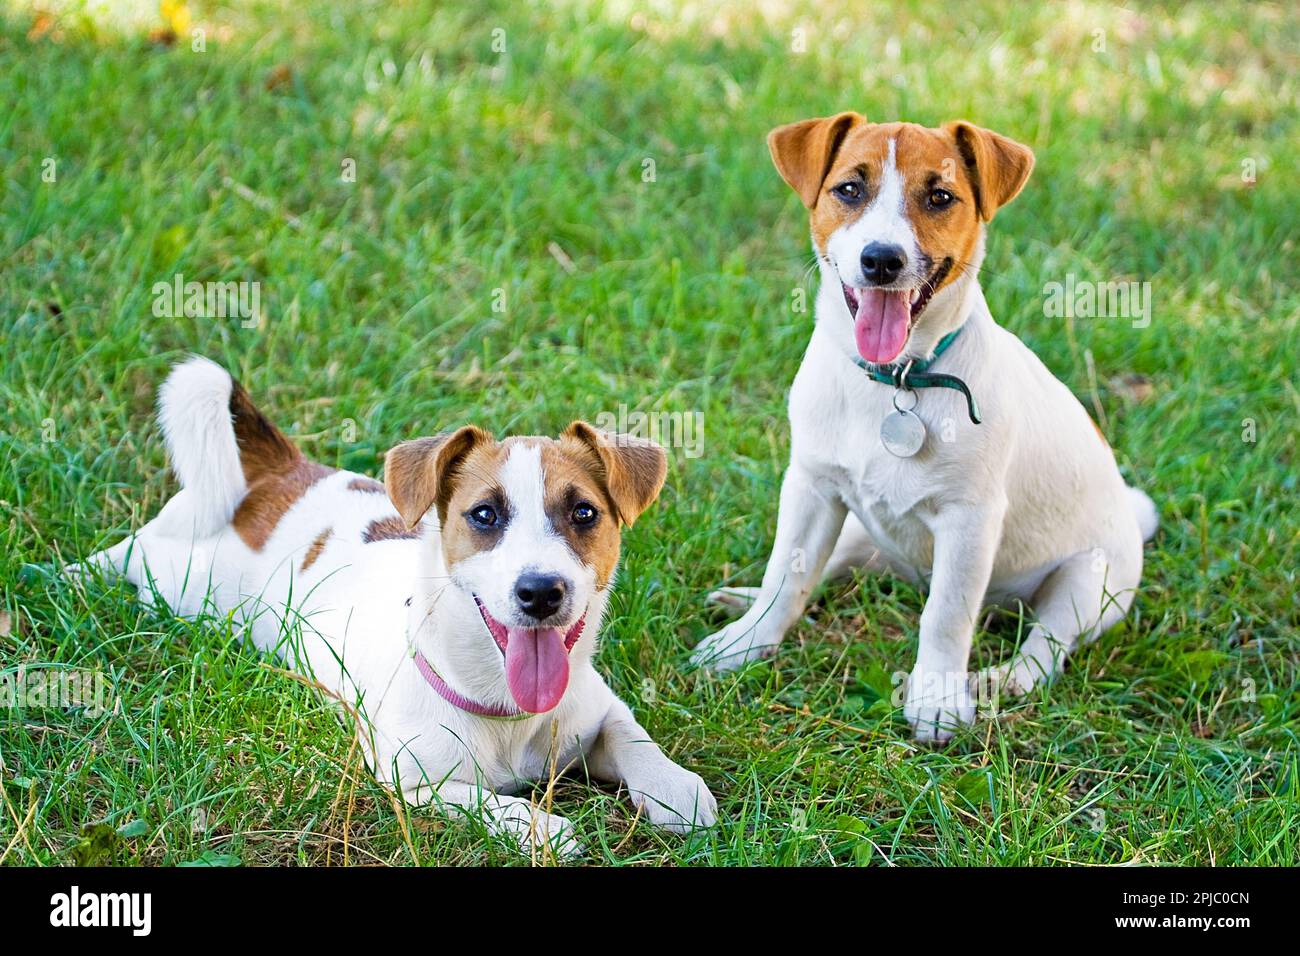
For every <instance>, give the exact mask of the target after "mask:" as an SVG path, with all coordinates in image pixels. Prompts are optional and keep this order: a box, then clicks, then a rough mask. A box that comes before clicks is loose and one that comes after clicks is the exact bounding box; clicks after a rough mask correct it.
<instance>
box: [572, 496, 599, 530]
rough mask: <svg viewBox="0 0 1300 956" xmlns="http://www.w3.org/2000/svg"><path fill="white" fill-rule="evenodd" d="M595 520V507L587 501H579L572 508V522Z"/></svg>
mask: <svg viewBox="0 0 1300 956" xmlns="http://www.w3.org/2000/svg"><path fill="white" fill-rule="evenodd" d="M595 520H596V509H595V508H593V507H592V506H591V505H589V504H587V502H585V501H583V502H579V503H578V504H577V505H575V506H574V508H573V523H574V524H591V523H592V522H593V521H595Z"/></svg>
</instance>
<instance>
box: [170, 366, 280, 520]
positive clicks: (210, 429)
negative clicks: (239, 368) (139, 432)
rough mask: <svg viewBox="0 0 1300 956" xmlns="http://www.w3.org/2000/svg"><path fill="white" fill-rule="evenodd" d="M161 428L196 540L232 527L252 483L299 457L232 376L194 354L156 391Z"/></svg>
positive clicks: (172, 372) (173, 371)
mask: <svg viewBox="0 0 1300 956" xmlns="http://www.w3.org/2000/svg"><path fill="white" fill-rule="evenodd" d="M158 424H159V426H160V427H161V428H162V433H163V441H164V442H165V443H166V445H167V454H168V457H169V458H170V459H171V464H172V471H174V472H175V473H176V478H177V480H179V481H180V483H181V488H183V489H184V491H185V498H186V499H187V505H188V507H186V508H185V510H186V511H187V512H189V514H188V517H189V518H190V521H191V522H192V528H193V532H194V534H196V535H198V536H205V535H210V534H215V533H217V532H218V531H220V530H221V528H223V527H224V526H225V525H227V524H229V523H230V520H231V518H232V517H234V514H235V509H236V508H238V507H239V503H240V502H241V501H243V499H244V495H245V494H247V492H248V487H249V485H250V484H252V483H253V482H255V481H256V480H257V479H258V478H259V477H260V476H261V475H262V474H264V473H266V472H268V471H272V470H276V471H278V470H280V469H281V468H282V467H283V466H285V465H286V464H291V463H292V462H293V461H295V460H297V458H298V457H299V452H298V449H297V448H296V447H295V446H294V444H293V443H292V442H290V441H289V439H288V438H286V437H285V436H284V435H283V434H282V433H281V432H280V431H279V429H277V428H276V427H275V426H274V425H272V424H271V423H270V422H269V421H267V419H266V417H265V416H264V415H263V414H262V413H261V412H259V411H258V410H257V408H256V407H255V406H254V405H253V403H252V401H251V400H250V399H249V397H248V393H247V392H245V391H244V389H243V387H242V386H241V385H240V384H239V383H238V382H236V381H235V380H234V379H233V378H231V376H230V373H229V372H227V371H226V370H225V369H223V368H222V367H221V366H220V365H217V364H216V363H215V362H212V361H210V360H208V359H205V358H202V357H200V356H197V355H195V356H191V357H190V358H189V359H186V360H185V361H184V362H181V363H180V364H179V365H177V366H176V367H175V368H173V369H172V371H171V374H170V375H168V376H167V381H165V382H163V384H162V387H161V388H160V389H159V390H158Z"/></svg>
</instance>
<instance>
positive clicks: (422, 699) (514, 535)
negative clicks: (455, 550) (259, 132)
mask: <svg viewBox="0 0 1300 956" xmlns="http://www.w3.org/2000/svg"><path fill="white" fill-rule="evenodd" d="M231 388H232V382H231V378H230V376H229V374H228V373H226V371H225V370H223V369H221V368H220V367H219V366H217V365H215V364H213V363H211V362H209V361H207V360H205V359H200V358H194V359H191V360H189V361H188V362H186V363H184V364H182V365H179V366H178V367H177V368H176V369H175V370H174V371H173V372H172V374H171V376H170V377H169V378H168V380H167V382H166V384H165V385H164V386H163V388H162V389H161V392H160V400H159V419H160V421H161V423H162V427H163V432H164V436H165V438H166V443H167V448H168V451H169V454H170V458H171V461H172V464H173V467H174V469H175V471H176V473H177V476H178V477H179V479H180V482H181V485H182V490H181V491H180V492H179V493H178V494H177V495H175V496H174V497H173V498H172V499H171V500H170V501H169V502H168V503H167V504H166V506H165V507H164V508H163V509H162V511H161V512H160V513H159V515H158V516H157V517H156V518H155V519H154V520H153V521H150V522H149V523H148V524H146V525H145V526H144V527H143V528H142V529H141V530H140V531H139V532H137V533H136V534H133V535H131V536H130V537H128V538H127V539H125V540H124V541H122V542H121V543H119V544H117V545H115V546H114V547H112V548H109V549H107V550H106V551H102V552H99V553H98V554H96V555H94V556H92V557H91V558H90V559H88V560H87V562H86V565H88V566H93V567H98V568H101V569H103V570H106V571H111V572H114V573H121V574H124V575H125V576H126V577H127V578H128V579H129V580H130V581H131V582H132V583H133V584H135V585H137V587H138V588H139V590H140V594H141V596H142V597H143V598H144V599H145V600H152V599H153V598H154V597H155V596H156V597H158V598H160V599H161V600H162V601H163V602H164V603H166V604H167V605H168V606H169V607H170V608H172V610H173V611H175V612H176V613H177V614H180V615H183V616H186V617H197V616H200V615H202V614H204V613H214V614H218V615H228V614H233V615H234V616H235V618H236V620H237V621H239V622H240V623H241V624H243V625H245V626H246V627H247V635H248V637H249V639H251V641H252V643H253V644H255V645H256V646H257V647H258V648H260V649H262V650H265V651H274V652H276V653H278V654H280V655H282V656H283V657H284V658H285V659H286V661H287V662H288V663H289V664H290V665H291V666H293V667H294V668H295V669H297V670H298V671H300V672H301V673H303V674H305V675H308V676H310V677H311V678H313V679H314V680H316V681H318V682H319V683H320V684H321V685H323V686H324V688H325V689H326V690H327V691H329V692H330V693H331V694H333V695H336V696H337V697H338V698H339V699H340V700H341V701H343V702H345V703H347V704H349V705H354V706H355V708H356V711H357V712H358V713H359V714H360V716H361V718H362V726H363V736H365V737H366V738H367V739H366V740H365V743H366V748H367V750H368V757H369V759H370V762H371V765H372V767H373V769H374V771H375V774H376V776H377V777H378V778H379V779H380V780H381V782H384V783H386V784H388V785H391V786H393V787H394V788H397V789H400V790H401V791H402V793H403V794H404V795H405V797H406V798H407V799H408V800H409V801H411V802H413V803H417V804H420V803H425V802H427V801H431V800H432V801H436V802H437V803H439V804H442V805H444V806H447V807H451V808H456V809H458V810H461V811H464V812H466V813H470V814H476V813H477V812H478V811H479V810H480V809H481V810H482V811H483V812H484V819H485V820H486V822H487V823H488V824H489V826H490V827H491V828H492V829H494V830H495V831H497V832H501V833H506V834H510V835H513V836H514V837H517V838H518V839H519V840H520V841H521V843H523V844H524V845H529V844H531V843H532V842H533V841H534V840H536V841H540V840H541V839H544V838H548V839H549V840H550V841H551V842H552V845H553V846H554V848H555V849H557V850H558V851H559V852H561V853H571V852H574V851H576V850H577V849H578V844H577V843H576V842H575V839H574V836H573V833H572V827H571V826H570V824H569V823H568V821H566V820H565V819H563V818H561V817H558V816H555V815H550V814H547V813H545V812H542V811H541V810H539V809H537V808H535V807H534V806H533V805H532V804H531V803H530V801H529V800H528V799H525V798H523V797H519V796H512V795H511V794H512V793H514V792H516V791H518V790H520V789H522V788H523V787H524V786H525V785H526V784H527V783H528V782H529V781H533V780H537V779H542V778H545V777H546V775H547V773H548V768H549V767H550V766H551V764H550V760H551V757H552V756H554V758H555V761H556V766H557V767H558V768H559V769H560V771H563V770H564V769H567V768H573V767H577V768H582V767H585V769H586V770H587V771H588V772H589V773H590V774H591V775H592V776H593V777H595V778H597V779H604V780H609V781H614V782H619V783H624V784H625V785H626V786H627V789H628V791H629V793H630V795H631V797H632V799H633V801H634V802H635V803H636V805H637V806H638V807H640V808H641V809H642V811H643V812H644V814H645V816H646V818H647V819H648V820H649V821H650V822H651V823H653V824H656V825H660V826H665V827H668V828H670V829H675V830H685V829H688V828H689V827H691V826H692V825H710V824H712V823H713V822H714V820H715V818H716V804H715V802H714V800H713V797H712V795H711V794H710V793H709V790H708V788H707V786H706V785H705V784H704V781H703V780H702V779H701V778H700V777H699V776H698V775H697V774H695V773H692V772H690V771H688V770H685V769H683V768H681V767H679V766H677V765H676V764H674V763H673V762H672V761H671V760H669V759H668V758H667V757H666V756H665V755H664V754H663V752H662V751H661V750H660V749H659V747H657V746H656V745H655V744H654V742H653V741H652V740H651V739H650V737H649V735H648V734H647V733H646V731H645V730H644V729H642V727H641V726H640V725H639V724H638V723H637V721H636V719H635V718H634V717H633V715H632V712H631V710H630V709H629V708H628V707H627V705H626V704H624V703H623V702H622V701H621V700H619V699H618V698H617V697H616V696H615V695H614V694H613V692H612V691H610V689H609V688H608V687H607V686H606V684H605V682H604V680H603V679H602V678H601V676H600V675H599V674H598V673H597V672H596V670H595V668H594V667H593V666H592V656H593V654H594V652H595V650H596V645H597V635H598V633H599V631H600V624H601V618H602V616H603V614H604V611H605V604H606V599H607V596H608V589H607V588H606V589H603V590H601V589H597V588H596V586H595V580H594V576H593V574H592V571H591V569H590V568H589V567H586V566H584V565H583V564H582V562H580V561H578V560H577V558H576V557H575V555H574V554H573V552H572V551H571V550H570V549H569V548H568V547H567V546H566V544H565V542H564V539H563V538H562V537H561V536H559V535H557V534H556V533H555V532H554V531H553V530H551V529H549V528H548V526H547V523H546V515H545V513H544V512H543V510H542V497H541V495H542V487H543V475H542V466H541V462H540V457H539V454H538V452H537V449H536V447H530V446H527V445H520V446H517V447H515V448H514V449H513V450H512V451H511V453H510V457H509V459H508V461H507V463H506V465H505V466H504V468H503V469H502V474H501V476H500V479H501V484H502V486H503V488H504V490H505V492H506V494H507V496H508V499H509V501H510V505H511V509H512V514H513V517H512V520H511V524H510V528H509V530H508V531H507V532H506V534H505V535H503V538H502V541H501V542H500V544H499V545H498V546H497V547H495V548H493V549H492V550H490V551H485V552H481V553H479V554H477V555H475V556H474V557H472V558H470V559H468V560H465V561H462V562H460V563H458V564H457V566H456V568H455V579H454V580H449V576H448V568H447V567H446V566H445V559H444V557H443V550H442V548H441V547H440V529H439V526H438V520H437V516H436V514H429V515H428V516H426V518H425V520H424V521H423V524H422V535H421V537H420V538H418V539H393V540H384V541H374V542H371V543H362V535H363V533H364V531H365V529H366V528H367V527H368V526H369V525H370V523H371V522H372V521H374V520H376V519H382V518H395V517H396V515H397V512H396V510H395V509H394V506H393V504H392V503H391V502H390V500H389V498H388V496H387V495H385V494H359V493H357V492H356V491H355V490H349V489H348V485H349V483H350V482H352V481H353V480H354V479H357V478H358V477H359V476H357V475H355V474H353V473H350V472H343V471H340V472H334V473H333V474H330V475H329V476H328V477H325V478H323V479H322V480H320V481H318V482H316V483H315V484H314V485H312V486H311V487H310V488H309V489H308V490H307V491H306V493H305V494H303V496H302V497H301V498H300V499H299V500H298V501H297V502H296V503H295V504H293V505H292V507H291V508H290V509H289V510H288V511H287V512H286V513H285V514H284V516H283V517H282V519H281V520H280V521H279V523H278V525H277V526H276V527H275V530H274V532H273V533H272V534H271V536H270V538H269V539H268V540H267V542H266V544H265V546H264V547H263V548H262V549H261V550H258V551H255V550H252V549H250V548H249V547H248V546H247V545H246V544H245V543H244V541H243V540H241V538H240V537H239V535H237V534H236V533H235V532H234V531H233V530H232V528H231V526H230V522H231V518H232V516H233V515H234V513H235V509H236V507H237V506H238V504H239V503H240V500H241V499H242V498H243V496H244V494H245V490H246V489H245V481H244V475H243V472H242V471H241V466H240V457H239V448H238V445H237V443H236V439H235V435H234V432H233V430H232V426H231V416H230V412H229V408H228V406H229V402H230V397H231ZM324 527H330V528H332V529H333V530H332V534H331V536H330V539H329V545H328V546H327V547H326V548H325V550H324V551H323V552H322V553H321V557H320V559H319V560H316V561H315V562H314V563H312V564H311V565H310V566H309V567H308V568H307V570H305V571H302V570H299V569H300V567H301V565H302V563H303V558H304V556H305V554H306V552H307V550H308V548H309V547H310V546H311V544H312V542H313V540H314V539H315V538H316V537H317V535H318V534H320V532H321V529H322V528H324ZM526 568H527V569H545V570H549V571H559V572H562V573H563V574H564V575H565V576H566V577H567V578H568V579H569V580H570V581H571V582H572V584H573V588H572V590H571V593H570V599H569V607H567V608H565V609H563V610H562V612H561V613H565V614H567V615H568V616H569V618H570V619H571V620H573V621H576V620H577V619H578V618H579V617H580V616H581V614H582V613H583V612H584V611H585V613H586V615H587V619H586V626H585V629H584V631H583V633H582V636H581V637H580V638H579V640H578V642H577V643H576V644H575V645H574V647H573V649H572V651H571V654H570V678H569V685H568V688H567V690H566V691H565V693H564V696H563V698H562V699H561V700H560V703H559V704H558V706H557V707H556V708H555V709H554V710H552V711H550V712H549V713H546V714H541V715H535V716H531V717H529V718H527V719H524V720H518V721H502V720H493V719H486V718H483V717H479V716H476V715H474V714H471V713H468V712H466V711H464V710H461V709H459V708H457V707H455V706H453V705H452V704H450V703H448V702H447V701H446V700H444V699H443V698H442V697H441V696H439V695H438V694H437V693H435V692H434V690H433V689H432V688H431V687H430V686H429V684H428V683H426V681H425V679H424V678H423V677H422V676H421V674H420V673H419V671H418V669H417V667H416V665H415V663H414V661H413V653H414V650H415V649H417V648H418V649H419V650H420V651H421V652H422V653H423V654H424V656H425V657H426V658H427V660H428V661H429V662H430V663H431V664H432V665H433V667H434V669H435V670H436V671H437V672H438V673H439V674H441V675H442V677H443V678H444V679H445V680H446V681H447V683H448V684H449V685H450V686H451V687H453V688H455V689H456V690H457V691H459V692H460V693H462V694H464V695H466V696H468V697H470V698H472V699H475V700H477V701H479V702H481V703H484V704H489V705H509V704H511V703H512V701H511V697H510V694H509V691H508V689H507V686H506V682H505V678H504V669H503V664H502V655H501V652H500V651H499V650H498V648H497V647H496V645H495V644H494V643H493V640H492V638H491V636H490V635H489V633H488V631H487V629H486V627H485V624H484V621H483V618H482V617H481V616H480V613H479V611H478V608H477V606H476V605H475V603H474V600H473V597H472V594H471V592H474V593H478V594H479V596H480V598H481V599H482V600H483V601H484V603H485V604H486V605H487V607H488V608H489V610H490V611H491V612H492V613H493V616H494V617H496V618H497V619H498V620H501V621H509V620H511V619H512V618H514V617H515V616H516V612H515V611H514V610H513V609H512V608H511V607H510V599H509V595H508V589H509V588H510V586H511V584H512V583H513V582H514V581H515V580H516V578H517V577H518V574H519V573H520V572H521V570H523V569H526ZM76 570H82V569H81V568H78V569H76ZM553 741H554V744H555V746H556V747H557V748H558V752H556V753H554V754H553V752H552V747H553Z"/></svg>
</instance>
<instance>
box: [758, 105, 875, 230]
mask: <svg viewBox="0 0 1300 956" xmlns="http://www.w3.org/2000/svg"><path fill="white" fill-rule="evenodd" d="M865 122H866V119H865V117H863V116H861V115H859V114H857V113H839V114H837V115H835V116H827V117H824V118H822V119H809V120H802V121H801V122H798V123H790V124H788V125H786V126H778V127H777V128H776V129H774V130H772V132H770V133H768V134H767V148H768V149H769V150H771V151H772V162H773V163H775V164H776V171H777V172H778V173H780V174H781V178H782V179H784V180H785V181H786V182H787V183H789V184H790V188H791V189H793V190H794V191H795V192H796V193H798V194H799V198H800V199H802V200H803V204H804V205H805V206H807V207H808V208H809V209H812V208H813V207H814V206H816V205H817V197H818V196H819V195H820V194H821V191H822V183H823V182H825V181H826V174H827V173H829V172H830V171H831V164H832V163H833V162H834V161H835V154H836V153H838V152H839V150H840V144H841V143H843V142H844V137H845V136H847V135H848V134H849V130H851V129H853V127H854V126H856V125H858V124H859V123H865Z"/></svg>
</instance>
